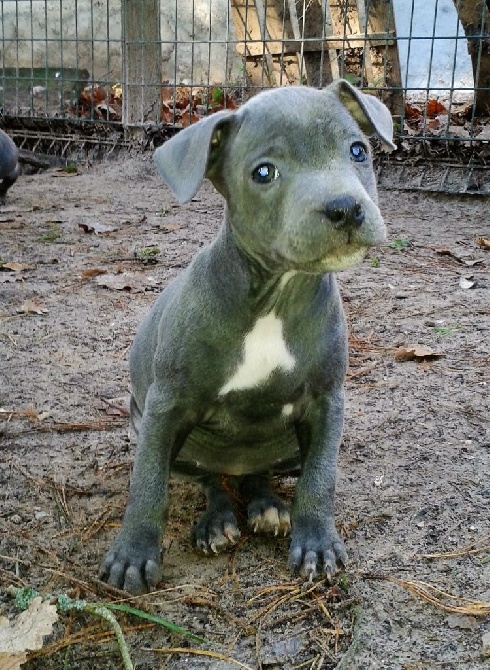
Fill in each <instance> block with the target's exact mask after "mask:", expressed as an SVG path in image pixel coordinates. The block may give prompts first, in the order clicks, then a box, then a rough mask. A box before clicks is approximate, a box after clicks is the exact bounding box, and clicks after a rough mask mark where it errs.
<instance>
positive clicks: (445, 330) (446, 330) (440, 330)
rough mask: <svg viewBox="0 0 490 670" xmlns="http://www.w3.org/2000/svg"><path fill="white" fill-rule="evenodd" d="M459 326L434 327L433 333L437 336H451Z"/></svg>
mask: <svg viewBox="0 0 490 670" xmlns="http://www.w3.org/2000/svg"><path fill="white" fill-rule="evenodd" d="M458 328H459V326H457V325H456V326H435V327H434V333H437V335H443V336H444V335H451V333H454V331H455V330H458Z"/></svg>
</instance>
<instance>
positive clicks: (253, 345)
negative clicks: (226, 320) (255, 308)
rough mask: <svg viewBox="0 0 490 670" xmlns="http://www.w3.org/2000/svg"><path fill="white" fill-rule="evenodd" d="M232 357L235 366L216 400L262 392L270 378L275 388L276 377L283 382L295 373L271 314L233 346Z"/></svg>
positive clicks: (280, 323)
mask: <svg viewBox="0 0 490 670" xmlns="http://www.w3.org/2000/svg"><path fill="white" fill-rule="evenodd" d="M236 354H237V357H236V363H235V365H234V367H233V368H232V369H231V370H230V371H228V376H227V378H226V379H225V381H224V383H223V385H222V386H221V388H220V390H219V393H218V396H219V397H220V398H224V397H225V396H227V395H228V394H230V393H233V392H237V391H242V392H244V391H247V390H252V389H258V388H261V387H262V388H264V387H265V386H268V382H270V380H271V379H272V378H274V380H275V384H274V386H276V385H277V382H278V377H279V378H283V379H284V382H286V381H287V378H288V377H289V376H290V375H292V374H295V373H296V372H297V370H298V363H299V361H298V360H297V358H298V356H297V353H296V354H295V353H294V351H293V348H292V346H291V343H290V342H288V341H287V339H286V337H285V334H284V323H283V321H282V319H281V318H280V317H279V316H277V315H276V314H275V313H274V312H270V313H269V314H267V315H265V316H261V317H259V318H257V320H256V321H255V323H254V325H253V327H252V328H251V330H250V331H249V332H248V333H247V334H246V335H245V336H244V338H243V341H242V342H239V343H237V348H236ZM278 373H279V375H278ZM281 373H282V374H281Z"/></svg>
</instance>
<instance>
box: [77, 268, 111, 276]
mask: <svg viewBox="0 0 490 670" xmlns="http://www.w3.org/2000/svg"><path fill="white" fill-rule="evenodd" d="M106 272H107V270H102V268H89V269H88V270H84V271H83V272H82V277H97V276H98V275H105V274H106Z"/></svg>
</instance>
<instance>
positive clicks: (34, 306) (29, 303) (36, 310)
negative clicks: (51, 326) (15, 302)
mask: <svg viewBox="0 0 490 670" xmlns="http://www.w3.org/2000/svg"><path fill="white" fill-rule="evenodd" d="M17 312H18V313H19V314H37V315H39V316H42V315H43V314H47V313H48V310H47V309H44V307H41V305H40V304H39V303H37V302H35V301H34V300H26V301H25V302H23V303H22V305H21V307H20V308H19V309H18V310H17Z"/></svg>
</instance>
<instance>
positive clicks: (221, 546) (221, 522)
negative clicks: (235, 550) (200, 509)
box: [192, 510, 241, 554]
mask: <svg viewBox="0 0 490 670" xmlns="http://www.w3.org/2000/svg"><path fill="white" fill-rule="evenodd" d="M240 534H241V533H240V530H239V529H238V524H237V520H236V517H235V514H234V513H233V512H232V511H230V510H224V511H216V510H214V511H212V512H206V513H205V514H204V515H203V516H202V517H201V519H200V520H199V521H198V523H197V524H196V526H195V528H194V531H193V537H192V543H193V545H194V546H195V547H196V548H197V549H198V550H199V551H201V552H202V553H203V554H209V552H212V553H213V554H218V553H220V552H221V551H224V550H226V549H228V548H229V547H232V546H233V545H235V544H236V543H237V542H238V540H239V538H240Z"/></svg>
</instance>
